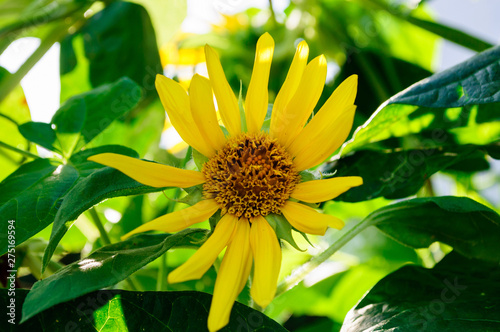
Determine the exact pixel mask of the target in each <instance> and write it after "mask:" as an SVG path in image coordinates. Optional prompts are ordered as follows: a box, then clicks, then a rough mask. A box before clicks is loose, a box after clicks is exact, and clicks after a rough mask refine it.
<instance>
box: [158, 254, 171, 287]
mask: <svg viewBox="0 0 500 332" xmlns="http://www.w3.org/2000/svg"><path fill="white" fill-rule="evenodd" d="M167 252H168V251H165V253H164V254H163V255H161V256H160V268H159V269H158V279H157V281H156V291H166V290H167V278H166V276H167V271H168V266H167Z"/></svg>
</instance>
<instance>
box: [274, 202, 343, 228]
mask: <svg viewBox="0 0 500 332" xmlns="http://www.w3.org/2000/svg"><path fill="white" fill-rule="evenodd" d="M281 213H283V215H284V216H285V218H286V220H288V222H289V223H290V224H291V225H292V226H293V227H295V228H296V229H298V230H299V231H301V232H304V233H309V234H315V235H324V234H325V232H326V228H327V227H328V226H329V227H332V228H337V229H341V228H342V227H344V222H343V221H342V220H340V219H339V218H337V217H334V216H331V215H328V214H323V213H319V212H317V211H316V210H314V209H313V208H311V207H309V206H306V205H304V204H300V203H296V202H292V201H287V202H286V203H285V205H284V206H283V207H282V208H281Z"/></svg>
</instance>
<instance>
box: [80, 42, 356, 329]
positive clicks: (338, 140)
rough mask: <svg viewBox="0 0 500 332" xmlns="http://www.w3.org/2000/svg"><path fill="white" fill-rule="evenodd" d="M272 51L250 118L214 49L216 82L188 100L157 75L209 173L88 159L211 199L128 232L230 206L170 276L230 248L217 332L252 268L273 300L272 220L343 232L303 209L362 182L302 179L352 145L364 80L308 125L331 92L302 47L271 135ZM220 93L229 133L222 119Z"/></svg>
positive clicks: (195, 275) (198, 84)
mask: <svg viewBox="0 0 500 332" xmlns="http://www.w3.org/2000/svg"><path fill="white" fill-rule="evenodd" d="M273 51H274V41H273V39H272V37H271V36H270V35H269V34H268V33H265V34H264V35H262V36H261V37H260V39H259V41H258V43H257V51H256V56H255V64H254V68H253V73H252V77H251V80H250V85H249V87H248V92H247V95H246V100H245V104H244V109H245V112H244V114H245V115H244V119H243V116H242V115H240V111H239V107H238V101H237V99H236V97H235V95H234V93H233V91H232V90H231V88H230V86H229V84H228V82H227V80H226V77H225V75H224V72H223V69H222V66H221V64H220V61H219V58H218V56H217V54H216V52H215V51H214V50H213V49H212V48H211V47H210V46H208V45H207V46H206V47H205V55H206V60H207V67H208V73H209V77H210V80H208V79H206V78H204V77H202V76H199V75H195V76H194V77H193V79H192V81H191V85H190V87H189V94H187V93H186V91H185V90H184V88H182V87H181V86H180V85H179V84H178V83H176V82H175V81H173V80H171V79H169V78H166V77H164V76H161V75H158V76H157V79H156V87H157V89H158V93H159V95H160V98H161V101H162V103H163V106H164V107H165V109H166V111H167V113H168V116H169V118H170V120H171V122H172V125H173V126H174V127H175V128H176V129H177V131H178V133H179V135H180V136H181V137H182V138H183V140H184V141H186V143H188V144H189V145H191V146H192V147H193V148H194V149H196V150H197V151H199V152H200V153H202V154H203V155H205V156H206V157H207V158H208V161H207V162H206V163H205V164H204V165H203V168H202V170H201V171H200V172H197V171H192V170H183V169H178V168H175V167H171V166H166V165H161V164H157V163H152V162H147V161H143V160H139V159H135V158H130V157H126V156H123V155H117V154H111V153H104V154H100V155H96V156H92V157H90V158H89V160H92V161H95V162H98V163H101V164H104V165H107V166H110V167H114V168H116V169H118V170H120V171H122V172H123V173H125V174H127V175H128V176H130V177H132V178H133V179H135V180H137V181H139V182H141V183H143V184H146V185H149V186H153V187H159V188H161V187H171V186H173V187H180V188H187V187H191V186H196V185H201V184H203V195H204V199H203V200H201V201H200V202H198V203H197V204H195V205H193V206H191V207H188V208H186V209H183V210H180V211H176V212H173V213H170V214H167V215H164V216H162V217H159V218H157V219H155V220H153V221H151V222H149V223H146V224H144V225H142V226H140V227H138V228H137V229H135V230H134V231H132V232H130V233H129V234H127V236H130V235H132V234H135V233H139V232H144V231H149V230H160V231H164V232H176V231H180V230H182V229H184V228H186V227H189V226H191V225H193V224H196V223H199V222H202V221H205V220H207V219H208V218H210V217H211V216H212V215H213V214H214V213H215V212H216V211H217V210H221V215H222V218H221V219H220V220H219V222H218V223H217V225H216V227H215V230H214V232H213V234H211V236H210V237H209V238H208V239H207V241H206V242H205V243H204V244H203V245H202V246H201V247H200V248H199V249H198V251H197V252H196V253H195V254H194V255H193V256H191V257H190V259H189V260H188V261H187V262H186V263H184V264H183V265H181V266H180V267H178V268H177V269H176V270H174V271H172V272H171V273H170V275H169V276H168V280H169V282H171V283H175V282H182V281H186V280H192V279H199V278H200V277H201V276H202V275H203V274H204V273H205V272H206V271H207V270H208V269H209V268H210V266H211V265H212V264H213V262H214V261H215V259H216V258H217V256H218V255H219V254H220V253H221V252H222V251H223V250H224V248H226V247H227V249H226V252H225V255H224V258H223V260H222V264H221V266H220V269H219V272H218V276H217V280H216V283H215V289H214V296H213V300H212V304H211V308H210V314H209V317H208V328H209V330H210V331H216V330H218V329H220V328H222V327H224V326H225V325H226V324H227V323H228V321H229V315H230V312H231V308H232V304H233V303H234V301H235V300H236V297H237V296H238V294H239V293H240V292H241V290H242V289H243V287H244V285H245V284H246V281H247V279H248V277H249V274H250V270H251V267H252V264H253V266H254V273H253V282H252V286H251V290H250V293H251V295H252V297H253V299H254V300H255V302H256V303H258V304H259V305H260V306H261V307H265V306H267V305H268V304H269V303H270V302H271V301H272V299H273V298H274V295H275V292H276V286H277V281H278V274H279V270H280V265H281V249H280V244H279V240H278V238H277V236H276V234H275V232H274V230H273V228H272V227H271V226H270V225H269V223H268V222H267V221H266V219H265V217H266V216H267V215H268V214H271V213H275V214H282V215H283V216H284V217H285V218H286V219H287V220H288V222H289V223H290V224H291V225H292V226H293V227H294V228H295V229H297V230H299V231H302V232H305V233H309V234H319V235H323V234H324V233H325V231H326V229H327V227H333V228H337V229H340V228H342V227H343V222H342V221H341V220H339V219H338V218H336V217H334V216H331V215H326V214H322V213H319V212H317V211H316V210H315V209H313V208H311V207H309V206H308V205H306V204H303V203H318V202H323V201H327V200H330V199H332V198H334V197H336V196H338V195H340V194H341V193H343V192H345V191H347V190H348V189H349V188H352V187H355V186H359V185H361V184H362V179H361V178H360V177H356V176H353V177H337V178H330V179H326V180H312V181H307V182H302V181H301V176H300V174H299V172H300V171H303V170H306V169H308V168H311V167H313V166H316V165H318V164H320V163H321V162H323V161H324V160H325V159H326V158H327V157H329V156H330V155H331V154H332V153H333V152H334V151H335V150H336V149H337V148H338V147H340V145H341V144H342V143H343V142H344V140H345V139H346V137H347V135H348V133H349V131H350V129H351V126H352V122H353V117H354V111H355V108H356V107H355V105H354V99H355V97H356V89H357V77H356V76H355V75H353V76H351V77H349V78H348V79H346V80H345V81H344V82H343V83H342V84H341V85H340V86H339V87H338V88H337V89H336V90H335V91H334V92H333V94H332V95H331V97H330V98H329V99H328V100H327V102H326V103H325V104H324V105H323V107H322V108H321V109H320V110H319V112H318V113H317V114H316V115H315V116H314V117H313V118H312V120H311V121H309V123H308V124H307V125H306V122H307V119H308V118H309V116H310V115H311V112H312V111H313V109H314V107H315V105H316V103H317V102H318V99H319V97H320V95H321V92H322V90H323V86H324V82H325V77H326V59H325V57H324V56H323V55H321V56H318V57H316V58H315V59H313V60H312V61H310V62H309V63H307V58H308V53H309V48H308V46H307V44H306V42H304V41H303V42H301V43H300V44H299V45H298V47H297V51H296V53H295V56H294V58H293V61H292V64H291V67H290V70H289V72H288V75H287V77H286V80H285V82H284V84H283V86H282V88H281V90H280V92H279V94H278V95H277V97H276V100H275V101H274V105H273V110H272V116H271V123H270V127H269V132H264V131H262V130H261V128H262V126H263V123H264V120H265V117H266V112H267V108H268V91H267V85H268V80H269V71H270V67H271V60H272V57H273ZM212 91H213V92H212ZM213 94H215V97H216V99H217V105H218V108H219V112H220V116H221V119H222V122H223V124H224V126H225V129H226V130H227V132H228V133H229V134H228V135H227V137H226V135H224V133H223V130H222V129H221V127H220V126H219V124H218V121H217V117H216V111H215V106H214V102H213ZM245 127H246V128H245Z"/></svg>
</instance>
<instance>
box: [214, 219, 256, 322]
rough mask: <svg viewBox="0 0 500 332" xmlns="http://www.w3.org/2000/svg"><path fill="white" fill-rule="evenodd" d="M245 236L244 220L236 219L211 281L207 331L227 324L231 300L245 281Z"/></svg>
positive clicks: (249, 254)
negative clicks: (214, 277)
mask: <svg viewBox="0 0 500 332" xmlns="http://www.w3.org/2000/svg"><path fill="white" fill-rule="evenodd" d="M249 237H250V225H249V223H248V221H246V220H239V222H238V223H237V225H236V229H235V231H234V235H233V239H232V240H231V243H229V246H228V247H227V249H226V253H225V255H224V259H223V260H222V264H221V266H220V269H219V273H218V275H217V280H216V281H215V288H214V296H213V298H212V304H211V306H210V313H209V314H208V330H209V331H217V330H219V329H221V328H223V327H224V326H226V325H227V323H228V322H229V315H230V314H231V309H232V307H233V304H234V301H235V300H236V297H237V296H238V294H239V293H240V292H241V290H242V289H243V287H244V286H245V283H246V280H247V279H248V275H249V274H250V268H249V262H250V263H251V257H252V252H251V250H250V241H249ZM249 257H250V259H249Z"/></svg>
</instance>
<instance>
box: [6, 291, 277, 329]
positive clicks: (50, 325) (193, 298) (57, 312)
mask: <svg viewBox="0 0 500 332" xmlns="http://www.w3.org/2000/svg"><path fill="white" fill-rule="evenodd" d="M27 293H28V291H26V290H24V289H18V290H16V295H15V300H16V302H15V303H16V306H17V308H19V307H21V305H23V302H24V301H25V297H26V294H27ZM10 298H11V297H9V296H8V294H7V290H6V289H3V290H0V303H1V304H2V306H3V307H4V308H5V307H6V306H7V305H8V304H9V302H8V301H10ZM211 300H212V296H211V295H209V294H206V293H201V292H194V291H182V292H179V291H177V292H129V291H121V290H100V291H96V292H92V293H90V294H87V295H84V296H81V297H79V298H77V299H74V300H71V301H68V302H65V303H61V304H58V305H55V306H54V307H53V308H51V309H48V310H46V311H44V312H42V313H40V314H38V315H36V316H34V317H33V318H31V319H29V320H28V321H26V322H24V323H22V325H19V318H20V315H19V313H17V315H16V318H15V322H16V325H13V324H10V323H8V321H7V319H10V318H9V317H4V319H2V320H1V322H0V329H1V330H2V331H6V332H7V331H20V330H21V329H22V330H23V331H43V332H66V331H188V332H200V331H208V330H207V319H208V310H209V308H210V302H211ZM220 331H221V332H229V331H262V332H265V331H279V332H286V329H285V328H283V327H282V326H280V325H279V324H278V323H276V322H275V321H273V320H271V319H269V318H268V317H266V316H265V315H264V314H262V313H261V312H259V311H257V310H254V309H251V308H249V307H247V306H245V305H243V304H241V303H238V302H236V303H235V304H234V307H233V310H232V312H231V316H230V319H229V324H228V325H227V326H226V327H224V328H223V329H221V330H220Z"/></svg>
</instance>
